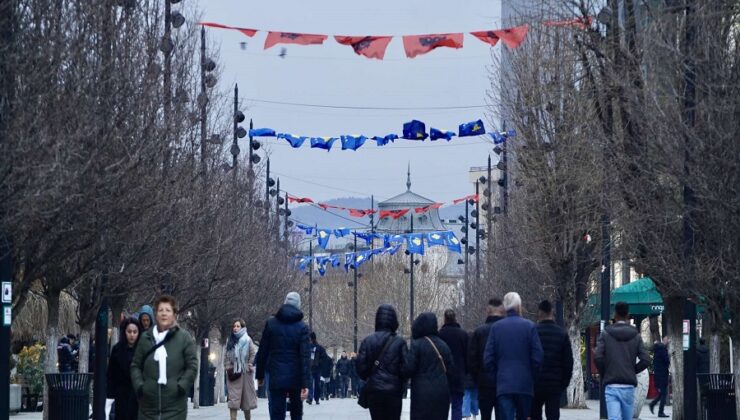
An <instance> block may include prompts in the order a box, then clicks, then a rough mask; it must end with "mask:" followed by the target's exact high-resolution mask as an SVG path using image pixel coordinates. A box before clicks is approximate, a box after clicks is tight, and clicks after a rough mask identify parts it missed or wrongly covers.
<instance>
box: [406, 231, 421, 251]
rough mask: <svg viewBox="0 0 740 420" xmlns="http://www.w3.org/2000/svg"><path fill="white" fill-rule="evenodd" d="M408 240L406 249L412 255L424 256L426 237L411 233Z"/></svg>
mask: <svg viewBox="0 0 740 420" xmlns="http://www.w3.org/2000/svg"><path fill="white" fill-rule="evenodd" d="M406 239H407V241H406V249H407V250H408V251H409V252H410V253H412V254H419V255H424V235H423V234H422V233H411V234H409V235H408V236H407V237H406Z"/></svg>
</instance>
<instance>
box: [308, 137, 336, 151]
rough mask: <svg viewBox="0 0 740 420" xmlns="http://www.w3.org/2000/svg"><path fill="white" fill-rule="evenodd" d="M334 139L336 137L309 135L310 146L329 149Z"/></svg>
mask: <svg viewBox="0 0 740 420" xmlns="http://www.w3.org/2000/svg"><path fill="white" fill-rule="evenodd" d="M335 141H337V138H336V137H311V148H313V149H324V150H326V151H329V150H331V146H332V145H334V142H335Z"/></svg>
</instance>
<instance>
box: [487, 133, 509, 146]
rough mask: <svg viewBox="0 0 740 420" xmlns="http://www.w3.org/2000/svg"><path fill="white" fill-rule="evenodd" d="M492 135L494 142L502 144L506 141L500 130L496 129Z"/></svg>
mask: <svg viewBox="0 0 740 420" xmlns="http://www.w3.org/2000/svg"><path fill="white" fill-rule="evenodd" d="M490 135H491V139H493V144H501V143H503V142H505V141H506V137H505V136H503V135H501V133H499V132H498V131H494V132H493V133H491V134H490Z"/></svg>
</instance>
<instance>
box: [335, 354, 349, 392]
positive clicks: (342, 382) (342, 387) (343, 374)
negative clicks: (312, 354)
mask: <svg viewBox="0 0 740 420" xmlns="http://www.w3.org/2000/svg"><path fill="white" fill-rule="evenodd" d="M350 373H352V362H351V361H350V360H349V359H348V358H347V352H346V351H343V352H342V357H340V358H339V360H337V381H338V385H339V390H338V391H337V392H338V393H339V398H347V386H348V385H349V376H350Z"/></svg>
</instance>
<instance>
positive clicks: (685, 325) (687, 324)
mask: <svg viewBox="0 0 740 420" xmlns="http://www.w3.org/2000/svg"><path fill="white" fill-rule="evenodd" d="M689 331H691V323H690V322H689V320H688V319H684V320H683V333H684V334H688V333H689Z"/></svg>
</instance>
